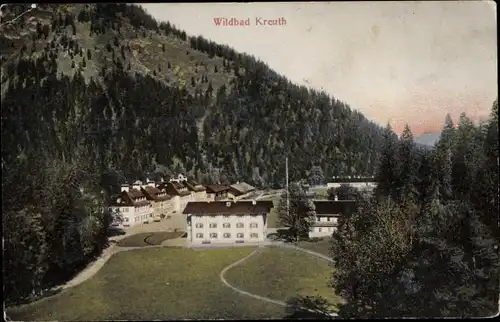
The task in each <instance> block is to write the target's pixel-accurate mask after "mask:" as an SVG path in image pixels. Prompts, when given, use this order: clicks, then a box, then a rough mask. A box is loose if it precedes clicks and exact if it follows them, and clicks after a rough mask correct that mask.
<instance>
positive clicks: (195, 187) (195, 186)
mask: <svg viewBox="0 0 500 322" xmlns="http://www.w3.org/2000/svg"><path fill="white" fill-rule="evenodd" d="M182 183H183V184H184V185H185V186H186V187H187V188H188V189H189V190H190V191H194V192H200V191H205V187H204V186H203V185H201V184H200V183H198V182H196V181H194V180H187V181H183V182H182Z"/></svg>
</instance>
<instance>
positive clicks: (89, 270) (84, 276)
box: [53, 242, 338, 317]
mask: <svg viewBox="0 0 500 322" xmlns="http://www.w3.org/2000/svg"><path fill="white" fill-rule="evenodd" d="M172 246H173V245H169V244H161V245H151V246H146V247H144V246H138V247H120V246H118V245H116V244H113V245H111V246H110V247H108V248H107V249H105V250H104V251H103V254H102V255H101V257H99V258H98V259H97V260H96V261H94V262H92V263H90V264H89V265H88V266H87V267H86V268H85V269H84V270H83V271H81V272H80V273H79V274H78V275H77V276H75V277H74V278H73V279H72V280H70V281H69V282H67V283H66V284H64V285H62V286H59V287H56V288H54V289H53V290H63V289H67V288H70V287H73V286H76V285H79V284H81V283H83V282H85V281H86V280H88V279H89V278H90V277H92V276H94V275H95V274H96V273H97V272H98V271H99V270H100V269H101V268H102V267H103V266H104V264H105V263H106V262H107V261H108V260H109V259H110V258H111V256H113V255H114V254H116V253H120V252H124V251H129V250H135V249H147V248H159V247H172ZM264 247H281V248H290V249H294V250H297V251H300V252H304V253H308V254H310V255H312V256H315V257H318V258H321V259H323V260H325V261H328V262H333V260H332V259H331V258H330V257H328V256H325V255H323V254H320V253H317V252H314V251H311V250H308V249H304V248H301V247H298V246H295V245H290V244H285V243H283V242H272V243H270V244H267V245H260V246H258V248H257V249H255V250H254V251H253V252H251V253H250V254H249V255H247V256H245V257H243V258H241V259H239V260H237V261H236V262H234V263H232V264H230V265H228V266H226V267H225V268H224V269H222V271H221V272H220V274H219V277H220V280H221V282H222V283H223V284H224V285H226V286H227V287H229V288H230V289H231V290H233V291H234V292H236V293H239V294H242V295H245V296H248V297H252V298H254V299H257V300H260V301H264V302H268V303H273V304H276V305H280V306H283V307H288V306H289V305H288V304H287V303H286V302H284V301H279V300H275V299H271V298H268V297H265V296H261V295H257V294H253V293H250V292H247V291H244V290H242V289H240V288H238V287H236V286H234V285H231V284H230V283H229V282H228V281H227V280H226V279H225V277H224V275H225V274H226V272H227V271H228V270H230V269H231V268H233V267H235V266H238V265H240V264H241V263H243V262H244V261H246V260H247V259H249V258H250V257H252V256H253V255H255V254H256V253H257V252H259V251H260V250H262V248H264ZM301 309H303V310H306V311H309V312H312V313H317V312H316V311H314V310H311V309H308V308H301ZM330 316H331V317H337V316H338V314H337V313H332V314H330Z"/></svg>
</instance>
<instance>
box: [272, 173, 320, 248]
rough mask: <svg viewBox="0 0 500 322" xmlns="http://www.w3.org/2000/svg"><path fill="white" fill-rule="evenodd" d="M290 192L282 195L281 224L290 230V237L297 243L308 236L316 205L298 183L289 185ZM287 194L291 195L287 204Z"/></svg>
mask: <svg viewBox="0 0 500 322" xmlns="http://www.w3.org/2000/svg"><path fill="white" fill-rule="evenodd" d="M288 190H289V191H288V192H287V191H284V192H283V194H282V195H281V199H280V203H279V206H278V216H279V220H280V224H281V225H283V226H284V227H288V228H289V232H290V236H291V237H292V238H294V240H295V241H299V240H300V237H302V236H304V235H307V233H308V232H309V229H310V227H311V225H312V223H313V222H314V217H315V214H316V212H315V210H314V203H313V202H312V201H311V200H310V199H309V198H308V197H307V196H306V192H305V191H304V189H303V188H302V187H301V186H300V185H299V184H297V183H292V184H290V185H289V189H288ZM287 193H289V198H288V203H287Z"/></svg>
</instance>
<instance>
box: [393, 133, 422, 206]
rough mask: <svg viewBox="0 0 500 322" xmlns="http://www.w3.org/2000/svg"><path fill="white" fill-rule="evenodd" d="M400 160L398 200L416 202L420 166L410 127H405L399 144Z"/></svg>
mask: <svg viewBox="0 0 500 322" xmlns="http://www.w3.org/2000/svg"><path fill="white" fill-rule="evenodd" d="M398 145H399V146H398V160H399V162H400V171H399V173H400V175H399V176H398V181H399V182H398V183H397V188H398V189H399V191H398V194H399V196H398V199H399V200H403V199H409V200H410V201H411V202H416V201H417V199H418V196H417V190H416V184H417V171H418V164H417V162H416V157H417V154H416V147H415V142H414V141H413V134H412V133H411V130H410V128H409V127H408V125H407V124H406V125H405V128H404V130H403V133H402V134H401V140H400V141H399V144H398Z"/></svg>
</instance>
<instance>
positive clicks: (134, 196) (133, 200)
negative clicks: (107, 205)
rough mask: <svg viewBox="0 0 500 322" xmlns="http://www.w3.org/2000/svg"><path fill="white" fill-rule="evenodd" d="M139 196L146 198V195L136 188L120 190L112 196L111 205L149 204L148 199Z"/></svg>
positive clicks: (131, 205)
mask: <svg viewBox="0 0 500 322" xmlns="http://www.w3.org/2000/svg"><path fill="white" fill-rule="evenodd" d="M139 198H146V196H145V195H144V194H143V193H142V192H141V191H139V190H137V189H130V190H129V191H128V192H127V191H122V192H120V194H118V195H117V196H115V197H114V198H113V202H111V206H121V207H133V206H145V205H148V204H150V202H149V201H148V200H139Z"/></svg>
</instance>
